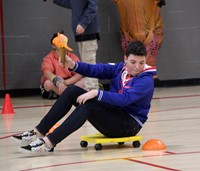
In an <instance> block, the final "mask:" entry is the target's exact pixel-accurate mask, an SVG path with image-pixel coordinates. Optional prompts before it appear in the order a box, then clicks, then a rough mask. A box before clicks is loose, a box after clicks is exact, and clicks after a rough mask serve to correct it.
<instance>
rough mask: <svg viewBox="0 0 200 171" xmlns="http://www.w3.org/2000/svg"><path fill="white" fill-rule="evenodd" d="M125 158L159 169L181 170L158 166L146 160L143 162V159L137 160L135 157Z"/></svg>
mask: <svg viewBox="0 0 200 171" xmlns="http://www.w3.org/2000/svg"><path fill="white" fill-rule="evenodd" d="M125 160H128V161H132V162H136V163H140V164H145V165H148V166H153V167H157V168H161V169H164V170H172V171H181V170H177V169H172V168H169V167H165V166H160V165H157V164H153V163H147V162H143V161H139V160H135V159H130V158H126V159H125Z"/></svg>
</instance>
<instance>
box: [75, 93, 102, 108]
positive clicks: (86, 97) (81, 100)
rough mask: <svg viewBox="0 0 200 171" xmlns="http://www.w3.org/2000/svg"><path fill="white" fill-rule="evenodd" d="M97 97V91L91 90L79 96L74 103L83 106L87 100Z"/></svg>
mask: <svg viewBox="0 0 200 171" xmlns="http://www.w3.org/2000/svg"><path fill="white" fill-rule="evenodd" d="M97 95H98V90H91V91H88V92H87V93H84V94H82V95H80V96H79V97H78V98H77V100H76V101H77V103H79V104H80V105H81V104H84V103H85V102H86V101H87V100H90V99H93V98H95V97H96V96H97Z"/></svg>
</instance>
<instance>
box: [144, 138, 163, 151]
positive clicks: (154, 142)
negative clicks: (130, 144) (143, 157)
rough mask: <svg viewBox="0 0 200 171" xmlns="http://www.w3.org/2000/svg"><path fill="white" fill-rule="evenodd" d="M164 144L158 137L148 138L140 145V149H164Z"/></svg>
mask: <svg viewBox="0 0 200 171" xmlns="http://www.w3.org/2000/svg"><path fill="white" fill-rule="evenodd" d="M165 149H166V145H165V144H164V143H163V142H162V141H161V140H158V139H150V140H148V141H147V142H146V143H145V144H144V145H143V147H142V150H165Z"/></svg>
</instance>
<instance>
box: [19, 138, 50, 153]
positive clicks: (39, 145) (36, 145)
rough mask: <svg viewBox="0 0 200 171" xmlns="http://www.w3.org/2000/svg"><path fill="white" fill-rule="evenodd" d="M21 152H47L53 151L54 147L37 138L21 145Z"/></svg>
mask: <svg viewBox="0 0 200 171" xmlns="http://www.w3.org/2000/svg"><path fill="white" fill-rule="evenodd" d="M21 151H22V152H32V153H38V154H39V153H41V154H42V153H48V152H53V151H54V148H49V147H48V146H47V145H46V144H45V142H44V140H43V139H39V138H37V139H36V141H34V142H32V143H30V144H29V145H27V146H23V147H21Z"/></svg>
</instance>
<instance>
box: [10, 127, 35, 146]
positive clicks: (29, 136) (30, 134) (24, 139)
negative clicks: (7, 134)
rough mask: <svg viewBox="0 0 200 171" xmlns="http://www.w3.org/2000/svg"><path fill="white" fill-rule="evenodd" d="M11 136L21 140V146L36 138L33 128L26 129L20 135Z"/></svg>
mask: <svg viewBox="0 0 200 171" xmlns="http://www.w3.org/2000/svg"><path fill="white" fill-rule="evenodd" d="M13 138H15V139H16V140H19V141H21V143H22V146H26V145H28V144H30V143H31V142H33V141H35V140H36V139H37V134H36V132H35V131H34V130H32V131H26V132H24V133H22V134H20V135H13Z"/></svg>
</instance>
